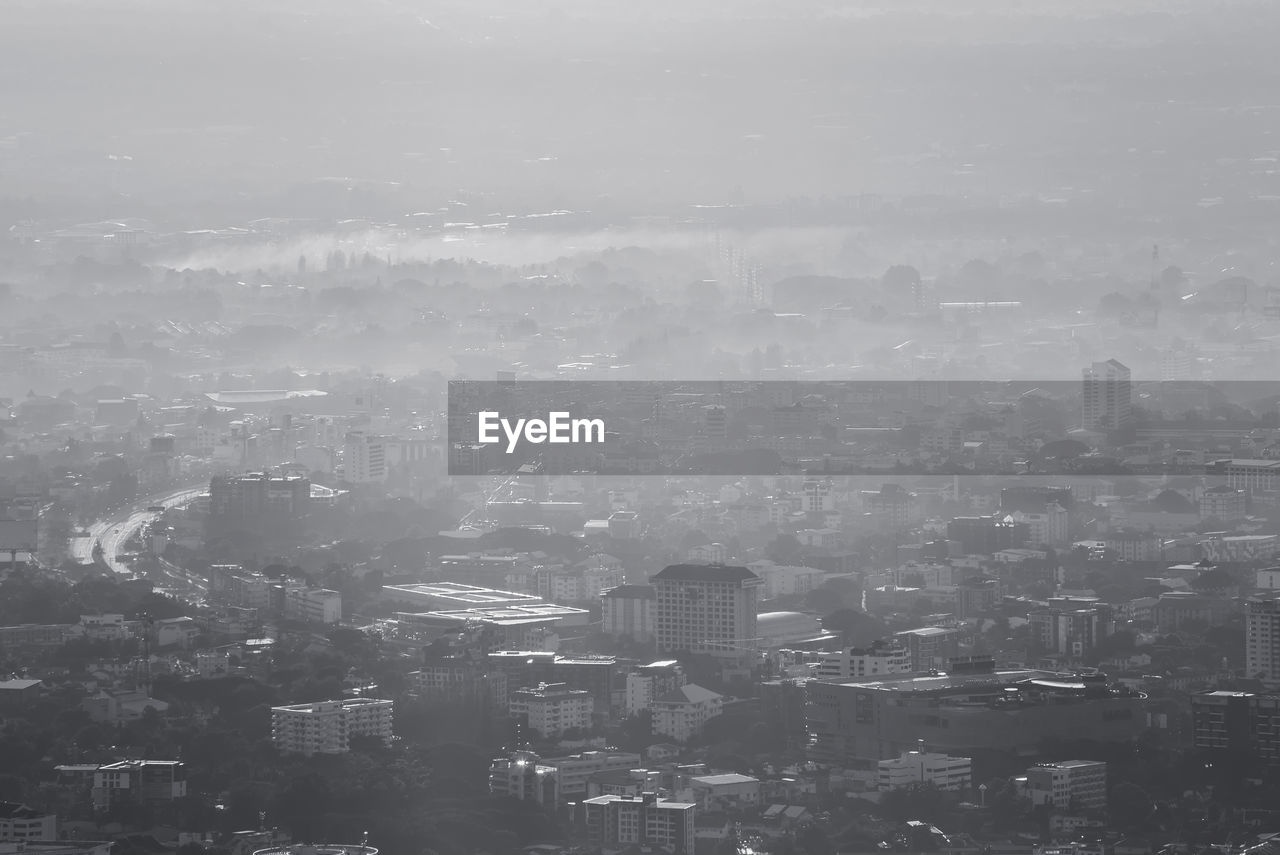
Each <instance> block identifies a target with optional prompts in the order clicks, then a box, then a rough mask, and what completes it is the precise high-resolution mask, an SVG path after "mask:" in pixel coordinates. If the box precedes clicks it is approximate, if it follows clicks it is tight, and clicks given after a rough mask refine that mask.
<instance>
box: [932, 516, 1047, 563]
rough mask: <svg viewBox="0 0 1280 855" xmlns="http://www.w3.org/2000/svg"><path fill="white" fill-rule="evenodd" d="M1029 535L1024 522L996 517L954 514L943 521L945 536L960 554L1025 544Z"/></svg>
mask: <svg viewBox="0 0 1280 855" xmlns="http://www.w3.org/2000/svg"><path fill="white" fill-rule="evenodd" d="M1030 536H1031V529H1030V526H1028V525H1027V524H1026V523H1014V522H1006V521H1004V520H1003V519H1001V518H1000V517H994V516H993V517H956V518H955V519H953V520H951V522H949V523H947V540H950V541H952V542H954V543H957V544H959V546H960V551H961V553H962V554H964V555H991V554H993V553H996V552H999V551H1000V550H1002V549H1012V548H1013V547H1015V546H1025V545H1026V543H1027V539H1028V538H1029V537H1030Z"/></svg>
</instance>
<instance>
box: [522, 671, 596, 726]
mask: <svg viewBox="0 0 1280 855" xmlns="http://www.w3.org/2000/svg"><path fill="white" fill-rule="evenodd" d="M507 708H508V711H509V712H510V713H511V715H512V717H514V718H518V719H523V720H526V721H527V722H528V726H529V730H531V731H533V732H535V733H537V734H538V735H539V736H541V737H543V738H544V739H555V738H556V737H557V736H559V735H560V734H562V733H564V732H565V731H566V730H570V729H583V730H585V729H587V728H590V727H591V716H592V714H593V713H594V712H595V699H594V698H592V696H591V693H590V692H588V691H586V690H585V689H570V688H569V687H568V685H566V684H565V683H539V684H538V685H537V687H533V688H527V689H518V690H517V691H514V692H511V693H510V695H508V701H507Z"/></svg>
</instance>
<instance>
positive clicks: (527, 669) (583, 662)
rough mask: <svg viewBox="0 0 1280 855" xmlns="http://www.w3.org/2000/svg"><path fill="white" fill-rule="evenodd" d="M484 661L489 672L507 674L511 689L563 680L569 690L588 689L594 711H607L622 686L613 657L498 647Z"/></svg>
mask: <svg viewBox="0 0 1280 855" xmlns="http://www.w3.org/2000/svg"><path fill="white" fill-rule="evenodd" d="M485 661H486V663H487V665H488V668H489V670H490V671H491V672H500V673H503V674H506V676H507V684H508V685H509V686H510V687H511V688H512V689H520V688H526V687H529V686H536V685H538V684H539V683H563V684H564V685H565V686H567V687H568V688H570V689H581V690H582V691H585V692H589V693H590V694H591V698H592V700H594V701H595V711H596V712H600V713H606V712H608V711H609V710H610V708H611V707H612V706H613V696H614V692H615V690H616V689H619V688H621V687H622V685H623V679H622V675H621V673H620V671H619V668H618V660H617V659H616V658H615V657H613V656H603V655H593V654H588V655H583V656H561V655H560V654H557V653H554V652H551V651H540V650H499V651H496V652H493V653H490V654H488V656H487V657H485Z"/></svg>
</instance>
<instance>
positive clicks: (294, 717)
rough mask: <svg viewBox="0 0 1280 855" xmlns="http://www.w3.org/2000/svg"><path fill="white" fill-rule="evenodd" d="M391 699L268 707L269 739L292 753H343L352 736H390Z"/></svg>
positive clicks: (347, 700) (388, 737)
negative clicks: (269, 717) (269, 708)
mask: <svg viewBox="0 0 1280 855" xmlns="http://www.w3.org/2000/svg"><path fill="white" fill-rule="evenodd" d="M394 708H395V702H394V701H386V700H378V699H375V698H348V699H345V700H340V701H319V702H317V703H313V704H293V705H290V706H284V707H272V708H271V741H272V742H274V743H275V745H276V748H278V749H280V750H281V751H284V752H291V753H295V754H305V755H308V756H309V755H312V754H344V753H346V752H347V751H348V750H350V747H351V737H353V736H373V737H377V738H379V739H382V740H389V739H391V724H392V715H393V712H394Z"/></svg>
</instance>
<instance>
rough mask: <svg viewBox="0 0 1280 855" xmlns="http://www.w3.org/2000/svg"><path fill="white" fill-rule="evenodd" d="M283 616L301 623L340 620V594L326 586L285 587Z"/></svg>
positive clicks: (332, 622) (322, 622) (331, 622)
mask: <svg viewBox="0 0 1280 855" xmlns="http://www.w3.org/2000/svg"><path fill="white" fill-rule="evenodd" d="M284 617H285V619H286V620H296V621H300V622H302V623H319V624H335V623H338V622H339V621H341V620H342V594H340V593H338V592H337V591H331V590H329V589H328V588H304V587H298V586H289V587H286V588H285V592H284Z"/></svg>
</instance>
